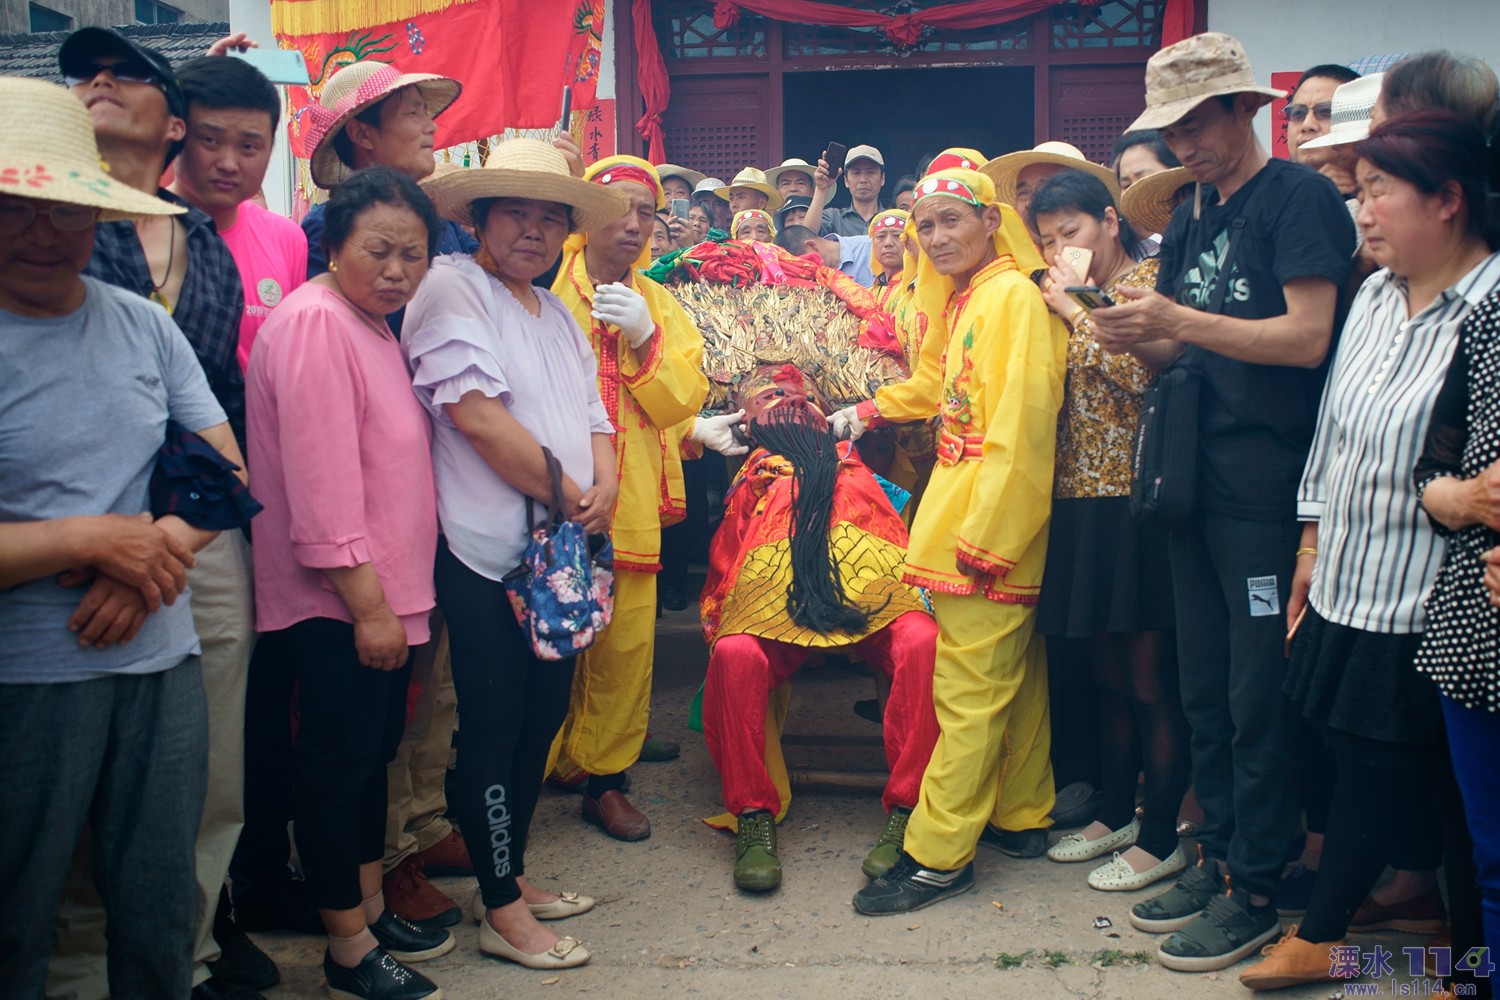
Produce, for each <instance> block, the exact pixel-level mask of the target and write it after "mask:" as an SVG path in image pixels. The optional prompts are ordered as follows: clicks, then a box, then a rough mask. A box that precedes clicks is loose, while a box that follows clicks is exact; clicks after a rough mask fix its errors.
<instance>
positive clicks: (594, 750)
mask: <svg viewBox="0 0 1500 1000" xmlns="http://www.w3.org/2000/svg"><path fill="white" fill-rule="evenodd" d="M655 657H656V574H655V573H631V572H628V571H622V570H616V571H615V613H614V617H613V618H612V619H611V620H610V624H609V628H607V629H605V630H604V634H603V635H602V636H600V637H599V638H597V639H595V640H594V644H593V645H592V646H590V647H589V648H588V649H587V650H585V651H584V652H583V654H582V655H581V656H579V657H578V665H577V667H576V668H575V669H574V672H573V698H572V702H571V703H570V704H569V706H568V718H567V720H566V721H565V722H563V728H562V733H561V734H560V735H559V739H558V741H557V742H555V743H554V744H553V748H554V750H553V757H554V758H556V762H555V763H554V764H553V765H552V766H549V767H548V769H547V770H548V773H550V774H563V773H566V772H567V771H568V770H569V769H570V762H571V763H572V764H576V765H578V766H579V767H581V768H583V769H584V770H585V771H587V772H588V773H589V774H619V773H621V772H623V771H624V770H626V769H627V768H629V767H630V765H632V764H634V763H635V762H636V761H637V760H639V759H640V756H641V744H642V743H643V742H645V739H646V725H647V723H648V722H650V720H651V665H652V661H653V660H654V659H655ZM559 750H560V753H559Z"/></svg>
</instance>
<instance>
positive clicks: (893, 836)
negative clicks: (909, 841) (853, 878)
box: [860, 806, 911, 878]
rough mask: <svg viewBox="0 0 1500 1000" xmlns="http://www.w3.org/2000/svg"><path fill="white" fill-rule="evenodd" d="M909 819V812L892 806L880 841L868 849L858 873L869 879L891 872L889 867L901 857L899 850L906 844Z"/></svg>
mask: <svg viewBox="0 0 1500 1000" xmlns="http://www.w3.org/2000/svg"><path fill="white" fill-rule="evenodd" d="M909 819H911V810H910V809H906V808H904V807H902V806H893V807H892V808H891V814H890V815H889V816H887V817H886V818H885V829H884V830H882V831H880V839H879V840H877V841H875V846H874V847H872V848H870V853H869V854H866V855H865V863H864V864H863V865H861V866H860V871H862V872H864V873H865V874H866V875H867V876H869V877H870V878H879V877H880V876H882V875H884V874H885V873H886V872H888V871H890V870H891V865H893V864H895V863H896V859H897V858H899V857H900V856H901V848H902V847H903V846H905V844H906V821H907V820H909Z"/></svg>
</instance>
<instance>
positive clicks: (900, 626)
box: [701, 365, 938, 890]
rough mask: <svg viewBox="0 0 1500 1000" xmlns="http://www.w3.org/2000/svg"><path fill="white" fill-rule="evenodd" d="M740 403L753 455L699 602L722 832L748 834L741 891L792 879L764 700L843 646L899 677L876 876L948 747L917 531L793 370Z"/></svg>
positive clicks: (781, 773)
mask: <svg viewBox="0 0 1500 1000" xmlns="http://www.w3.org/2000/svg"><path fill="white" fill-rule="evenodd" d="M737 397H738V403H739V406H740V407H741V408H742V409H743V411H744V412H745V414H746V415H747V420H748V423H747V424H746V427H747V428H748V434H749V437H750V438H751V440H752V443H753V448H754V450H753V451H752V452H751V454H750V455H749V456H748V458H747V459H746V461H745V464H744V467H743V468H742V469H741V470H740V473H739V475H738V476H737V477H736V478H735V481H734V484H733V485H732V486H731V487H730V491H729V494H728V496H727V497H726V502H725V509H724V520H723V522H722V523H721V524H720V526H719V529H718V532H717V533H716V534H715V536H714V539H713V542H712V544H711V546H710V549H709V569H708V579H707V581H706V584H705V586H704V591H703V599H702V605H701V610H702V615H703V630H704V635H705V637H706V638H707V640H708V643H709V646H710V650H711V655H710V658H709V664H708V677H707V680H706V681H705V684H704V691H703V731H704V736H705V738H706V740H707V743H708V749H709V753H710V754H711V755H712V757H713V760H714V765H715V766H716V767H717V768H718V770H719V778H720V782H721V785H722V790H723V796H724V803H725V805H726V806H727V807H728V816H727V817H725V819H726V820H727V821H728V822H726V824H725V825H734V826H735V827H737V834H738V840H737V844H736V849H735V866H734V879H735V884H736V885H738V886H740V887H741V888H742V889H749V890H765V889H773V888H775V887H776V886H777V885H779V884H780V882H781V863H780V860H779V859H778V857H777V847H776V825H775V824H776V821H777V820H778V819H779V818H780V817H781V815H782V814H784V812H785V806H786V803H787V801H789V799H788V797H787V794H786V792H785V789H786V775H785V770H784V764H783V763H782V761H781V757H780V753H779V746H778V745H776V743H777V740H776V737H778V736H779V734H778V733H776V732H775V729H776V726H775V725H774V722H773V725H772V726H771V727H770V728H771V729H772V732H771V733H770V734H769V735H770V736H771V737H772V739H771V740H770V741H769V742H770V743H771V744H772V745H770V746H768V732H767V729H768V726H767V717H768V712H767V695H768V694H769V693H770V692H773V691H775V690H776V689H778V688H780V687H781V686H782V685H783V684H784V683H785V682H786V681H787V680H788V679H789V678H790V677H791V676H792V674H794V673H795V672H796V671H797V669H798V668H799V667H801V666H802V665H803V664H804V663H805V662H807V661H808V660H809V659H810V658H813V657H815V656H816V655H817V654H819V653H820V652H835V651H850V652H852V653H854V654H856V655H858V656H859V657H860V658H862V659H864V660H865V661H866V662H867V663H869V664H870V665H871V666H872V667H874V668H875V669H876V670H878V671H880V672H881V673H883V674H885V675H886V676H888V677H890V678H891V693H890V698H889V700H888V702H887V704H886V708H885V717H884V727H885V734H884V735H885V754H886V762H887V765H888V767H889V770H890V779H889V781H888V782H887V784H886V788H885V794H884V796H883V799H882V802H883V805H884V806H885V808H886V810H887V813H888V818H887V821H886V825H885V829H884V831H883V832H882V834H881V836H880V838H879V839H878V840H877V843H876V845H875V847H874V848H873V849H872V850H871V851H870V853H869V854H868V855H867V856H866V858H865V863H864V871H865V873H866V874H867V875H869V876H870V877H872V878H873V877H876V876H878V875H880V874H882V873H884V872H885V871H886V869H888V868H889V867H890V866H891V865H892V864H893V863H894V862H895V860H896V858H897V857H899V855H900V851H901V847H902V843H903V837H904V832H905V829H906V818H907V816H909V815H910V814H911V810H912V808H913V807H914V806H915V805H916V802H917V795H918V792H919V790H920V788H921V783H922V773H923V771H924V770H925V769H926V767H927V760H928V757H929V756H931V754H932V748H933V745H934V743H935V742H936V740H937V735H938V725H937V716H936V714H935V712H934V710H933V704H932V671H933V657H934V653H935V650H936V644H937V626H936V624H935V623H934V621H933V619H932V615H931V614H930V612H929V611H928V609H927V605H926V602H925V601H924V599H923V597H922V594H921V592H920V591H918V590H917V589H916V588H915V587H912V586H909V585H907V584H904V583H902V582H901V579H902V575H903V573H904V572H905V564H906V544H907V531H906V526H905V524H903V523H902V521H901V517H900V515H899V514H898V513H897V511H896V509H895V507H894V506H892V503H891V500H890V499H889V497H888V495H887V493H886V491H885V489H884V488H883V487H882V485H881V484H880V482H879V481H878V480H877V479H876V477H875V475H874V474H873V473H871V471H870V470H869V468H867V467H866V466H865V464H864V463H863V462H862V461H861V460H860V458H859V456H858V454H857V453H856V452H855V450H854V448H853V446H852V445H849V444H842V445H841V444H838V443H836V442H835V441H834V439H833V436H832V434H831V433H830V432H829V429H828V424H827V420H826V417H825V416H824V414H825V413H826V409H827V408H826V407H824V406H822V405H820V402H819V399H820V394H819V392H818V390H817V388H816V387H815V386H814V385H813V384H812V383H811V382H810V381H809V380H808V379H807V378H806V377H805V376H804V375H803V374H802V372H801V371H799V370H798V369H797V368H796V367H794V366H792V365H785V366H782V367H780V368H774V367H769V366H767V367H762V368H760V369H758V370H757V371H756V372H754V373H753V374H752V375H750V376H748V377H746V378H745V380H744V381H743V382H741V384H740V386H739V389H738V392H737ZM769 714H771V715H773V716H774V712H773V713H769ZM768 761H770V763H769V764H768ZM778 784H779V785H780V787H778ZM711 822H713V821H711Z"/></svg>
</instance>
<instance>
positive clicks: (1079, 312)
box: [1068, 306, 1089, 330]
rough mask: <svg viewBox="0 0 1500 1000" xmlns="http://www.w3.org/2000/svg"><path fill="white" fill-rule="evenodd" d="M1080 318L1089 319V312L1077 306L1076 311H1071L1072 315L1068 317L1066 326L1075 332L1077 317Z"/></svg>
mask: <svg viewBox="0 0 1500 1000" xmlns="http://www.w3.org/2000/svg"><path fill="white" fill-rule="evenodd" d="M1080 316H1082V317H1083V318H1084V319H1088V317H1089V311H1088V310H1087V309H1085V308H1083V306H1079V307H1078V308H1077V309H1074V310H1073V315H1071V316H1069V317H1068V325H1069V326H1071V327H1072V328H1073V329H1075V330H1076V329H1078V317H1080Z"/></svg>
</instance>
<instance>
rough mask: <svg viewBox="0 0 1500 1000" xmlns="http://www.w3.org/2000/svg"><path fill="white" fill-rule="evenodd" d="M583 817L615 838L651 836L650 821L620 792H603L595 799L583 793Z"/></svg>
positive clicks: (586, 821) (636, 838)
mask: <svg viewBox="0 0 1500 1000" xmlns="http://www.w3.org/2000/svg"><path fill="white" fill-rule="evenodd" d="M583 819H584V822H585V823H592V824H594V825H595V826H597V827H599V828H601V829H602V830H603V831H604V832H605V833H607V834H609V835H610V836H611V837H613V838H615V839H616V840H645V839H646V838H647V837H649V836H651V821H650V820H649V819H647V818H646V816H645V814H644V813H642V812H641V811H640V810H639V809H637V808H636V807H635V806H633V805H631V804H630V800H629V799H627V798H626V797H625V796H624V794H623V793H621V792H605V793H604V794H603V795H601V796H599V797H598V798H597V799H595V798H591V797H589V796H588V795H587V794H585V795H584V797H583Z"/></svg>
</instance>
